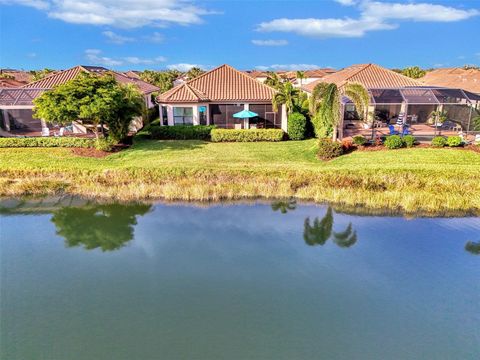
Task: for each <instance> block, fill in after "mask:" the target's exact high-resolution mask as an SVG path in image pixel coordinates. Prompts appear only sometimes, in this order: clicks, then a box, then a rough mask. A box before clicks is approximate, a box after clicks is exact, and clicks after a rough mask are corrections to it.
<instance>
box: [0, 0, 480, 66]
mask: <svg viewBox="0 0 480 360" xmlns="http://www.w3.org/2000/svg"><path fill="white" fill-rule="evenodd" d="M0 7H1V8H0V16H1V23H0V27H1V28H0V30H1V32H0V36H1V43H0V66H1V67H10V68H24V69H36V68H43V67H50V68H56V69H61V68H68V67H71V66H74V65H78V64H84V65H102V66H106V67H109V68H114V69H139V70H141V69H145V68H149V69H165V68H179V69H180V70H186V69H187V68H188V67H189V66H192V65H199V66H201V67H204V68H211V67H214V66H217V65H220V64H223V63H228V64H230V65H232V66H235V67H237V68H239V69H253V68H258V69H286V70H288V69H298V68H303V69H308V68H314V67H334V68H342V67H345V66H348V65H351V64H354V63H366V62H374V63H377V64H380V65H383V66H386V67H405V66H411V65H420V66H423V67H439V66H461V65H464V64H476V65H478V64H479V63H480V41H478V34H479V33H480V0H463V1H462V0H461V1H437V0H431V1H430V0H426V1H420V0H419V1H408V2H405V1H403V2H402V1H400V0H397V1H389V0H377V1H373V0H324V1H313V0H312V1H273V0H272V1H195V0H191V1H190V0H180V1H179V0H136V1H128V0H95V1H93V0H0Z"/></svg>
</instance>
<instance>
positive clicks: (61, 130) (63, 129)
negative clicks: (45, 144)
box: [54, 127, 65, 137]
mask: <svg viewBox="0 0 480 360" xmlns="http://www.w3.org/2000/svg"><path fill="white" fill-rule="evenodd" d="M54 135H55V137H59V136H63V135H65V128H64V127H61V128H60V130H59V131H58V132H55V134H54Z"/></svg>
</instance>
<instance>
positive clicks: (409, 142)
mask: <svg viewBox="0 0 480 360" xmlns="http://www.w3.org/2000/svg"><path fill="white" fill-rule="evenodd" d="M416 141H417V139H415V137H414V136H413V135H405V136H404V137H403V143H404V144H405V146H406V147H407V148H411V147H413V145H415V142H416Z"/></svg>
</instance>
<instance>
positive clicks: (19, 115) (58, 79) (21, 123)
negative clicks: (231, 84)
mask: <svg viewBox="0 0 480 360" xmlns="http://www.w3.org/2000/svg"><path fill="white" fill-rule="evenodd" d="M81 72H87V73H94V74H100V75H103V74H111V75H113V77H114V78H115V80H116V81H117V82H118V83H121V84H133V85H135V86H136V87H137V88H138V89H139V90H140V92H141V93H142V94H143V96H144V99H145V105H146V107H147V108H153V107H154V106H155V103H154V101H153V100H152V94H153V93H154V92H157V91H159V90H160V89H159V88H158V87H156V86H154V85H152V84H149V83H147V82H145V81H142V80H140V79H137V78H133V77H128V76H126V75H125V74H122V73H118V72H115V71H111V70H108V69H106V68H104V67H100V66H85V65H79V66H75V67H73V68H70V69H67V70H63V71H59V72H56V73H54V74H51V75H47V76H46V77H44V78H43V79H40V80H37V81H34V82H31V83H28V84H26V85H24V86H22V87H18V88H9V89H6V88H5V89H0V127H1V128H2V129H3V130H4V131H8V132H12V133H14V134H15V133H16V134H35V133H38V132H41V130H42V128H45V127H47V124H45V122H44V121H41V120H39V119H35V118H33V107H34V105H33V100H34V99H35V98H36V97H38V96H40V95H41V94H42V93H43V92H44V91H47V90H50V89H53V88H54V87H55V86H57V85H60V84H64V83H66V82H67V81H69V80H72V79H74V78H75V77H76V76H78V74H80V73H81ZM74 130H75V132H80V133H84V132H86V129H85V128H84V127H82V126H80V125H79V124H76V126H75V127H74Z"/></svg>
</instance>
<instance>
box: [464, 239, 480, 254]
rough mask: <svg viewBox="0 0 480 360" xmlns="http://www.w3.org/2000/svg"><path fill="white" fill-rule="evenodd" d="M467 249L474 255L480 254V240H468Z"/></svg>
mask: <svg viewBox="0 0 480 360" xmlns="http://www.w3.org/2000/svg"><path fill="white" fill-rule="evenodd" d="M465 250H467V251H468V252H469V253H471V254H473V255H480V241H477V242H473V241H468V242H467V243H466V244H465Z"/></svg>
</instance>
